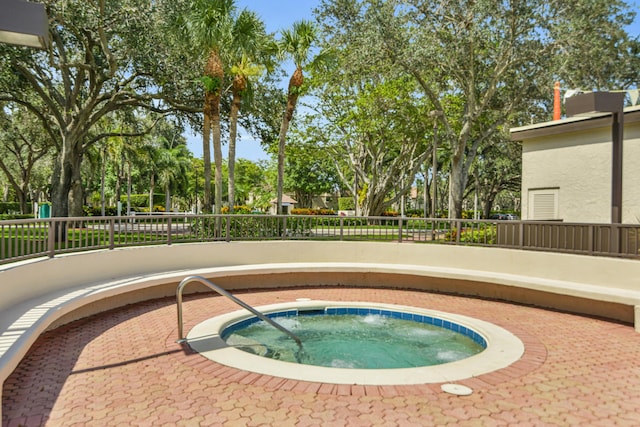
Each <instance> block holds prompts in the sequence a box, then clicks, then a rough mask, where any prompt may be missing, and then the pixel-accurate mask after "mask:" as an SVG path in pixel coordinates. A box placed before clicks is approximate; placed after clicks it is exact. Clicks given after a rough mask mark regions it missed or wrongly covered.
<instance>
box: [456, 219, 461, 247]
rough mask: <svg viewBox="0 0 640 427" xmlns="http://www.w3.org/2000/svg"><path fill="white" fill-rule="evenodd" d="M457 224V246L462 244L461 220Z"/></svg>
mask: <svg viewBox="0 0 640 427" xmlns="http://www.w3.org/2000/svg"><path fill="white" fill-rule="evenodd" d="M455 224H456V244H460V235H461V234H462V223H461V222H460V220H456V221H455Z"/></svg>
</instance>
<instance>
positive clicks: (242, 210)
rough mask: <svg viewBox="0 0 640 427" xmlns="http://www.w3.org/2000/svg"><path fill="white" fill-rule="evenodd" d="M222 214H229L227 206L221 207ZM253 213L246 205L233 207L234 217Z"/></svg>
mask: <svg viewBox="0 0 640 427" xmlns="http://www.w3.org/2000/svg"><path fill="white" fill-rule="evenodd" d="M222 213H223V214H225V215H226V214H228V213H229V206H223V207H222ZM253 213H254V212H253V210H252V209H251V208H250V207H249V206H246V205H242V206H238V205H235V206H234V207H233V214H234V215H247V214H253Z"/></svg>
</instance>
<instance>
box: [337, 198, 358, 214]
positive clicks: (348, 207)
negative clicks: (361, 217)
mask: <svg viewBox="0 0 640 427" xmlns="http://www.w3.org/2000/svg"><path fill="white" fill-rule="evenodd" d="M355 208H356V201H355V200H353V197H340V198H338V209H339V210H341V211H352V210H355Z"/></svg>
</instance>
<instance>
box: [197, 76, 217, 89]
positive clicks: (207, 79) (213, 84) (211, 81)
mask: <svg viewBox="0 0 640 427" xmlns="http://www.w3.org/2000/svg"><path fill="white" fill-rule="evenodd" d="M199 80H200V83H202V85H203V86H204V89H205V90H206V91H207V92H209V93H218V92H219V91H220V88H221V87H222V81H221V80H220V79H219V78H218V77H211V76H202V77H200V79H199Z"/></svg>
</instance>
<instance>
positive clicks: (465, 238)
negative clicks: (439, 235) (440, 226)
mask: <svg viewBox="0 0 640 427" xmlns="http://www.w3.org/2000/svg"><path fill="white" fill-rule="evenodd" d="M457 234H458V230H457V229H453V230H451V231H448V232H447V233H446V234H445V240H446V241H448V242H455V241H456V237H457ZM460 242H461V243H473V244H486V245H493V244H495V243H496V228H495V227H487V228H483V229H481V230H477V229H470V230H466V229H465V228H463V229H462V233H461V234H460Z"/></svg>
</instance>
